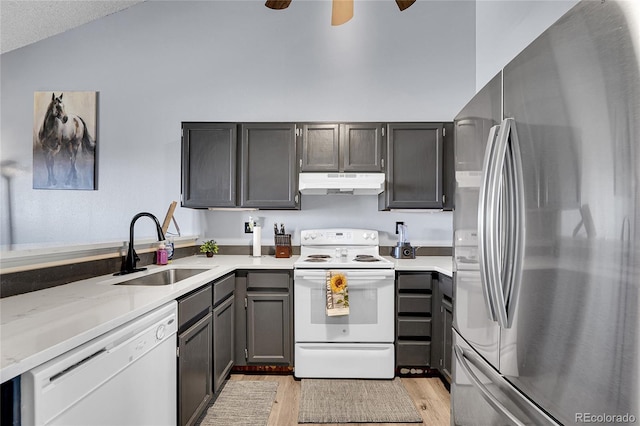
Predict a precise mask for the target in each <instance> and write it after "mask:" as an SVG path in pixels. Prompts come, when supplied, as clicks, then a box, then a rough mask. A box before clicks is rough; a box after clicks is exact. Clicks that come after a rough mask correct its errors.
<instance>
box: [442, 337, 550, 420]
mask: <svg viewBox="0 0 640 426" xmlns="http://www.w3.org/2000/svg"><path fill="white" fill-rule="evenodd" d="M453 352H454V357H453V382H452V383H451V415H452V421H451V424H454V425H493V426H501V425H537V426H543V425H557V422H555V421H554V420H553V419H551V418H550V417H549V416H547V415H546V414H545V413H544V412H543V411H541V410H540V409H539V408H538V407H536V406H535V405H534V404H533V403H532V402H531V401H529V400H528V399H527V398H526V397H525V396H523V395H522V394H521V393H520V392H518V391H517V389H515V388H514V387H513V386H511V385H510V384H509V382H507V381H506V380H505V379H504V378H503V377H502V376H501V375H500V374H499V373H498V372H497V371H496V370H495V369H494V368H493V367H492V366H491V365H489V364H488V363H487V362H486V361H485V360H484V359H482V357H481V356H480V355H479V354H478V353H477V352H476V351H475V350H473V348H472V347H471V346H470V345H469V344H468V343H467V342H465V341H464V339H463V338H462V337H460V335H459V334H458V333H456V332H454V336H453Z"/></svg>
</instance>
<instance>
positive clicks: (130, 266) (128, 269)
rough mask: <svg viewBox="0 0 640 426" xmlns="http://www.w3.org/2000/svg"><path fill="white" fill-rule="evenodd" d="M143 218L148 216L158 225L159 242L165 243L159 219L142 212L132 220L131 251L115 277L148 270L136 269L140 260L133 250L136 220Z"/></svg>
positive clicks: (130, 229) (130, 227)
mask: <svg viewBox="0 0 640 426" xmlns="http://www.w3.org/2000/svg"><path fill="white" fill-rule="evenodd" d="M142 216H147V217H150V218H151V219H153V221H154V222H155V223H156V230H157V231H158V241H164V232H162V227H161V226H160V222H159V221H158V218H157V217H155V216H154V215H152V214H151V213H147V212H142V213H138V214H137V215H135V216H134V217H133V219H131V225H130V226H129V250H128V251H127V257H126V259H125V261H124V264H123V265H122V269H121V270H120V272H116V273H115V274H113V275H126V274H130V273H132V272H138V271H144V270H146V269H147V268H136V262H137V261H138V260H140V258H139V257H138V255H137V254H136V251H135V250H134V248H133V226H134V225H135V223H136V220H138V219H140V218H141V217H142Z"/></svg>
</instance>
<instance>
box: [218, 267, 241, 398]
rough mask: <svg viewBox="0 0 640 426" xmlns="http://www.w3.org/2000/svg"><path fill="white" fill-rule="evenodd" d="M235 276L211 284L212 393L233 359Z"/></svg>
mask: <svg viewBox="0 0 640 426" xmlns="http://www.w3.org/2000/svg"><path fill="white" fill-rule="evenodd" d="M235 283H236V280H235V274H229V275H227V276H226V277H223V278H220V279H219V280H217V281H216V282H215V283H214V284H213V392H214V393H218V392H219V391H220V389H221V387H222V385H223V383H224V381H225V379H226V378H227V376H228V375H229V372H230V371H231V368H232V367H233V363H234V359H235V342H234V341H235V315H234V306H235V297H234V290H235Z"/></svg>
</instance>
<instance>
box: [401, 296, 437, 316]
mask: <svg viewBox="0 0 640 426" xmlns="http://www.w3.org/2000/svg"><path fill="white" fill-rule="evenodd" d="M398 313H399V314H420V315H431V295H430V294H399V295H398Z"/></svg>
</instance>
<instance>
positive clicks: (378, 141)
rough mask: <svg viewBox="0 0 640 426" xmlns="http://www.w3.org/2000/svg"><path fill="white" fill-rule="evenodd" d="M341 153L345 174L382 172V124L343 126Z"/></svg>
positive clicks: (347, 124) (349, 124)
mask: <svg viewBox="0 0 640 426" xmlns="http://www.w3.org/2000/svg"><path fill="white" fill-rule="evenodd" d="M340 127H341V134H340V151H341V157H342V161H343V165H342V168H341V170H343V171H345V172H381V171H382V170H383V164H382V150H383V147H384V145H383V142H382V124H380V123H346V124H341V125H340Z"/></svg>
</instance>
